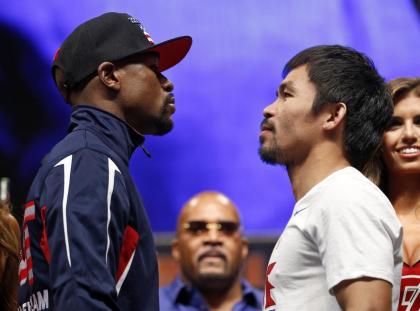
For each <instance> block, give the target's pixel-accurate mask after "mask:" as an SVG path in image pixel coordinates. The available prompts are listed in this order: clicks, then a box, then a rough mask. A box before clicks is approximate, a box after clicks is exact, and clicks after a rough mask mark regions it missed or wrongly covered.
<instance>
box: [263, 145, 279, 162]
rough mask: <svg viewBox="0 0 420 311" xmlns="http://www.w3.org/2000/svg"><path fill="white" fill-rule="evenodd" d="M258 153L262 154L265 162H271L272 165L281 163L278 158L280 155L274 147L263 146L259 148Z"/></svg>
mask: <svg viewBox="0 0 420 311" xmlns="http://www.w3.org/2000/svg"><path fill="white" fill-rule="evenodd" d="M258 154H259V155H260V158H261V160H262V161H263V162H264V163H267V164H271V165H276V164H279V162H278V159H277V156H278V155H277V153H276V152H275V151H274V150H272V149H269V148H267V147H263V146H261V147H260V148H259V149H258Z"/></svg>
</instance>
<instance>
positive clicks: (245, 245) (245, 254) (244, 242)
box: [241, 237, 249, 261]
mask: <svg viewBox="0 0 420 311" xmlns="http://www.w3.org/2000/svg"><path fill="white" fill-rule="evenodd" d="M241 243H242V261H244V260H245V259H246V258H247V257H248V251H249V247H248V245H249V242H248V239H247V238H245V237H242V241H241Z"/></svg>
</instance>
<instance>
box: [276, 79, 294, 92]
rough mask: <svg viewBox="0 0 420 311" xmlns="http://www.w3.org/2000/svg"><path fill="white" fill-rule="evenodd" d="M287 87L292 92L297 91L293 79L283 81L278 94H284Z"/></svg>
mask: <svg viewBox="0 0 420 311" xmlns="http://www.w3.org/2000/svg"><path fill="white" fill-rule="evenodd" d="M286 88H287V89H288V90H289V91H290V92H295V91H296V89H295V87H294V86H293V82H292V81H285V82H282V83H281V84H280V86H279V88H278V89H277V91H276V94H282V93H283V92H284V90H285V89H286Z"/></svg>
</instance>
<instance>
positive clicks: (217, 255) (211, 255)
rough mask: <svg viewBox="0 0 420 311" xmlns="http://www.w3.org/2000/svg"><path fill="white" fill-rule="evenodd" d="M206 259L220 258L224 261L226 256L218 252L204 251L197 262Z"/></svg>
mask: <svg viewBox="0 0 420 311" xmlns="http://www.w3.org/2000/svg"><path fill="white" fill-rule="evenodd" d="M207 258H220V259H223V260H225V261H226V255H225V254H224V253H223V252H220V251H218V250H209V251H205V252H203V253H202V254H200V255H199V256H198V261H202V260H203V259H207Z"/></svg>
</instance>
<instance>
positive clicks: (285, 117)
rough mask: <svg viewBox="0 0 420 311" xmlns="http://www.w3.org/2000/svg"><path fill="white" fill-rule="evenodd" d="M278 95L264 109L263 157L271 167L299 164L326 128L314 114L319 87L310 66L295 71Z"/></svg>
mask: <svg viewBox="0 0 420 311" xmlns="http://www.w3.org/2000/svg"><path fill="white" fill-rule="evenodd" d="M276 95H277V98H276V100H275V101H274V102H273V103H272V104H271V105H269V106H267V107H266V108H265V109H264V113H263V114H264V120H263V122H262V123H261V133H260V150H259V153H260V157H261V159H262V160H263V161H265V162H267V163H269V164H276V163H277V164H285V165H286V166H289V165H294V164H299V163H301V162H302V161H303V160H304V159H305V158H306V156H307V155H308V153H309V151H310V147H311V145H313V144H314V143H315V142H316V135H317V133H320V130H321V128H322V125H321V123H320V121H321V119H320V118H317V116H316V115H315V114H314V113H313V111H312V105H313V102H314V99H315V96H316V87H315V85H314V84H313V83H312V82H311V81H310V80H309V77H308V74H307V70H306V66H300V67H298V68H296V69H294V70H292V71H291V72H290V73H289V74H288V75H287V76H286V78H285V79H284V80H283V82H282V83H281V85H280V87H279V89H278V91H277V94H276Z"/></svg>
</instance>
